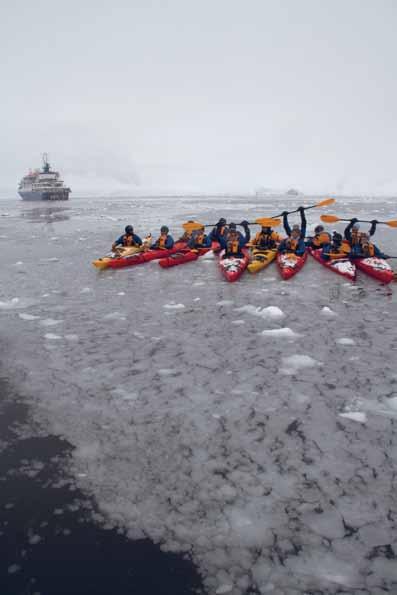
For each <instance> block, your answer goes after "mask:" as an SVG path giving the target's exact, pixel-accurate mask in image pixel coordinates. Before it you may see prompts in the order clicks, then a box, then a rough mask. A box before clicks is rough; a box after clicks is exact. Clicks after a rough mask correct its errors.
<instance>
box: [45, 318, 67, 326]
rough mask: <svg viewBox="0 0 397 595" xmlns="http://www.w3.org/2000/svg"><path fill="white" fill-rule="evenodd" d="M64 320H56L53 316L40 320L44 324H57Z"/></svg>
mask: <svg viewBox="0 0 397 595" xmlns="http://www.w3.org/2000/svg"><path fill="white" fill-rule="evenodd" d="M62 322H63V320H54V319H53V318H45V319H44V320H41V321H40V324H41V325H42V326H56V325H57V324H62Z"/></svg>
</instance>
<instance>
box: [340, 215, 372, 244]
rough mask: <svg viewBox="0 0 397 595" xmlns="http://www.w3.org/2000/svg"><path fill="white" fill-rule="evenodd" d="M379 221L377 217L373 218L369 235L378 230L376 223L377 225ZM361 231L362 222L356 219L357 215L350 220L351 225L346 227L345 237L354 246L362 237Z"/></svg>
mask: <svg viewBox="0 0 397 595" xmlns="http://www.w3.org/2000/svg"><path fill="white" fill-rule="evenodd" d="M377 223H378V221H377V220H376V219H372V221H371V227H370V229H369V231H368V235H369V236H373V235H374V233H375V231H376V225H377ZM361 233H362V232H360V224H359V222H358V219H356V218H355V217H354V218H353V219H351V220H350V223H349V225H348V226H347V227H346V229H345V234H344V235H345V239H346V240H347V241H348V242H349V244H350V246H351V247H352V248H353V246H354V245H355V244H357V243H359V242H360V237H361Z"/></svg>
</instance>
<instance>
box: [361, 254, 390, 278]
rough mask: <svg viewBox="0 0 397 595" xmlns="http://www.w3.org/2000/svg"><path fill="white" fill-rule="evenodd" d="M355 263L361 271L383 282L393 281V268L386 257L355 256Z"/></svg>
mask: <svg viewBox="0 0 397 595" xmlns="http://www.w3.org/2000/svg"><path fill="white" fill-rule="evenodd" d="M353 262H354V264H355V265H356V267H357V268H358V269H360V271H362V272H363V273H366V274H367V275H369V276H370V277H372V278H373V279H376V280H377V281H381V282H382V283H390V282H391V281H393V277H394V273H393V269H392V268H391V266H390V265H389V263H388V262H386V260H385V259H384V258H377V257H376V256H372V257H370V258H354V260H353Z"/></svg>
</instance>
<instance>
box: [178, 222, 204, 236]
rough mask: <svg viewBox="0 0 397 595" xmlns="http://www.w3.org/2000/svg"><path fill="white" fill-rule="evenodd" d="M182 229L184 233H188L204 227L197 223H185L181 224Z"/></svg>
mask: <svg viewBox="0 0 397 595" xmlns="http://www.w3.org/2000/svg"><path fill="white" fill-rule="evenodd" d="M182 227H183V229H184V230H185V231H187V232H188V233H190V232H191V231H197V230H198V229H202V228H203V227H204V225H203V224H202V223H199V222H198V221H186V223H182Z"/></svg>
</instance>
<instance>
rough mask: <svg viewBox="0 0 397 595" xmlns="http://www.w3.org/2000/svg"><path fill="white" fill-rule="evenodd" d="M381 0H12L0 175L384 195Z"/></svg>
mask: <svg viewBox="0 0 397 595" xmlns="http://www.w3.org/2000/svg"><path fill="white" fill-rule="evenodd" d="M396 31H397V1H395V0H157V1H153V0H112V1H107V0H78V1H76V0H63V1H62V2H60V1H59V0H52V1H48V0H35V1H30V0H29V1H28V0H13V1H12V2H4V3H3V6H2V11H1V23H0V43H1V61H0V77H1V78H0V80H1V89H2V91H1V113H0V133H1V145H0V176H1V179H0V189H3V190H4V189H7V190H8V189H10V190H11V191H13V190H14V189H15V188H16V186H17V183H18V181H19V179H20V177H21V176H22V174H24V173H26V170H27V169H28V168H29V167H37V166H38V165H40V162H41V154H42V153H43V152H44V151H47V152H48V153H49V154H50V157H51V162H52V164H53V166H54V167H55V168H57V169H60V170H61V172H62V174H63V177H64V178H65V179H66V181H67V182H68V183H69V184H70V185H71V186H72V189H73V191H74V193H75V194H76V195H78V194H83V193H84V192H89V191H96V190H98V189H101V190H103V192H118V191H123V192H124V191H126V192H127V191H128V190H131V191H132V192H140V191H149V192H150V191H153V192H157V191H159V192H161V191H195V192H200V191H202V192H219V191H230V192H239V191H248V192H252V191H254V190H255V188H257V187H259V186H263V187H266V188H280V189H285V188H289V187H291V186H293V187H297V188H298V189H301V190H304V191H306V192H316V191H318V192H338V193H356V192H360V193H361V192H364V193H365V192H369V193H375V192H376V193H381V194H385V193H391V194H397V167H396V158H397V35H396Z"/></svg>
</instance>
